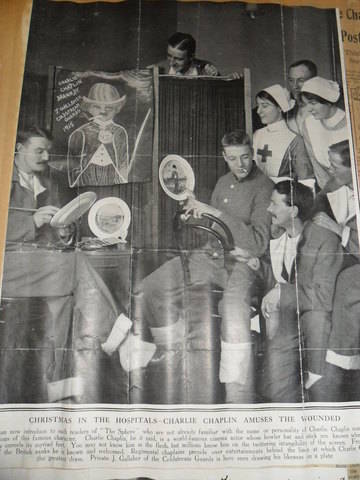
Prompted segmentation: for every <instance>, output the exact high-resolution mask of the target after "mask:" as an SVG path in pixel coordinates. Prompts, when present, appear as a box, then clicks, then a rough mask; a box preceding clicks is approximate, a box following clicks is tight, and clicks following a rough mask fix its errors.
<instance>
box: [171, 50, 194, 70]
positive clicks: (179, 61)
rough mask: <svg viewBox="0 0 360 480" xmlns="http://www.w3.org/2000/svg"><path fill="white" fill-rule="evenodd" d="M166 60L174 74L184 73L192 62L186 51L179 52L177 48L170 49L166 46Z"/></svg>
mask: <svg viewBox="0 0 360 480" xmlns="http://www.w3.org/2000/svg"><path fill="white" fill-rule="evenodd" d="M167 59H168V62H169V65H170V68H172V69H173V70H174V71H175V73H180V74H181V73H185V72H186V71H187V70H188V69H189V67H190V65H191V61H192V57H191V56H189V54H188V52H187V51H186V50H180V49H179V48H175V47H172V46H171V45H168V49H167Z"/></svg>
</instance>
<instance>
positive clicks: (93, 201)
mask: <svg viewBox="0 0 360 480" xmlns="http://www.w3.org/2000/svg"><path fill="white" fill-rule="evenodd" d="M90 194H91V195H92V196H93V199H92V202H91V204H90V205H89V207H88V208H87V210H85V212H84V213H82V214H81V215H80V217H81V216H82V215H85V213H86V212H87V211H88V210H89V209H90V208H91V207H92V206H93V205H94V203H95V202H96V199H97V195H96V193H95V192H91V191H90V192H83V193H80V195H78V196H77V197H75V198H73V199H72V200H70V202H68V203H67V204H65V205H64V206H63V207H61V208H60V209H59V210H58V211H57V212H56V213H55V215H54V216H53V217H52V219H51V220H50V227H54V228H59V227H62V226H67V225H69V224H65V223H63V222H62V223H58V221H57V220H56V216H57V215H58V214H59V213H61V210H63V209H64V208H65V207H68V206H69V205H71V204H72V203H75V202H76V201H78V200H79V198H80V197H85V195H90ZM80 217H79V218H80ZM70 223H73V222H70Z"/></svg>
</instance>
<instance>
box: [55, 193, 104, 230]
mask: <svg viewBox="0 0 360 480" xmlns="http://www.w3.org/2000/svg"><path fill="white" fill-rule="evenodd" d="M96 198H97V197H96V193H94V192H85V193H82V194H81V195H79V196H78V197H76V198H74V199H73V200H71V202H69V203H67V204H66V205H65V206H64V207H62V208H60V210H59V211H58V212H56V213H55V215H54V216H53V217H52V219H51V221H50V225H51V226H52V227H66V225H70V223H73V222H75V221H76V220H78V219H79V218H80V217H81V216H82V215H84V213H85V212H87V211H88V210H89V208H90V207H91V205H92V204H93V203H94V202H95V201H96Z"/></svg>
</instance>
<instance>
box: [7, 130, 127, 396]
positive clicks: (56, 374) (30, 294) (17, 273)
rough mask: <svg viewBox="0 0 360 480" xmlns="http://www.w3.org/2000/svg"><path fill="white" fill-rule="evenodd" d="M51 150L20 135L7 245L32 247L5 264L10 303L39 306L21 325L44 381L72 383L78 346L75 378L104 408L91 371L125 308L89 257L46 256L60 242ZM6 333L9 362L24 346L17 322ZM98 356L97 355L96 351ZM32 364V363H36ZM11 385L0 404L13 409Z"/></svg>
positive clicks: (40, 139) (45, 142) (37, 134)
mask: <svg viewBox="0 0 360 480" xmlns="http://www.w3.org/2000/svg"><path fill="white" fill-rule="evenodd" d="M50 147H51V140H50V137H49V135H48V134H47V133H46V132H45V131H44V130H41V129H40V128H37V127H33V128H29V129H28V130H27V131H26V132H21V133H19V135H18V139H17V143H16V153H15V163H14V170H13V178H12V185H11V193H10V208H9V216H8V229H7V241H8V242H15V243H17V242H28V244H27V245H26V244H24V245H16V244H15V245H14V243H11V244H10V245H8V246H9V248H8V249H7V250H6V252H5V256H4V270H3V284H2V298H3V299H12V300H14V299H19V300H18V301H19V302H21V301H23V302H24V301H25V300H26V299H27V301H28V304H32V303H34V304H36V305H37V306H36V308H37V309H38V311H37V310H36V308H35V313H34V314H31V312H29V309H28V308H27V310H26V314H25V313H24V314H23V315H22V316H21V318H20V319H19V322H22V324H21V325H22V332H21V333H22V335H21V337H22V338H23V343H22V344H21V347H22V349H23V350H24V352H23V353H27V354H28V355H29V356H30V357H31V354H32V352H33V351H34V350H35V349H34V343H32V342H33V341H34V338H35V339H36V342H37V343H36V351H37V353H36V354H37V355H39V356H40V357H41V366H42V368H43V371H42V372H37V375H38V376H41V375H40V374H41V373H42V374H43V377H44V379H45V381H46V383H50V384H51V382H52V381H54V380H59V379H63V378H64V375H68V372H65V371H64V370H65V365H66V359H67V356H66V355H67V351H68V347H69V345H71V347H72V348H74V352H73V359H72V362H73V364H72V365H71V367H72V375H74V376H76V377H80V376H81V377H82V378H83V379H85V380H84V382H83V383H84V387H83V389H82V393H81V394H80V396H81V395H83V401H84V402H87V401H88V402H98V401H99V400H100V399H101V394H102V392H99V391H94V387H93V384H94V378H93V377H92V375H93V373H91V372H90V370H89V368H88V362H89V356H90V357H91V355H93V356H94V352H95V351H96V349H97V350H99V346H100V341H101V340H105V339H106V338H107V336H108V334H109V332H110V331H111V328H112V326H113V324H114V322H115V321H116V317H117V315H118V313H119V312H118V306H117V305H115V302H114V300H113V298H112V296H111V294H110V292H109V290H108V288H107V286H106V285H105V284H104V282H103V280H102V279H101V277H100V276H99V275H98V274H97V272H96V271H95V270H94V269H93V268H92V266H91V265H90V263H89V261H88V259H87V258H86V256H85V255H84V254H82V253H81V252H78V251H66V252H63V251H59V250H55V249H53V250H50V249H49V248H48V247H46V248H41V245H43V244H48V243H49V241H54V240H55V241H56V240H58V238H57V235H54V231H53V229H52V228H51V227H50V225H49V223H50V220H51V218H52V217H53V215H54V214H55V213H56V212H57V211H58V208H57V207H54V206H53V205H52V202H53V200H52V194H53V191H54V190H55V189H54V188H52V189H51V183H50V181H49V179H48V178H47V177H46V176H45V175H44V173H45V170H46V167H47V163H48V160H49V149H50ZM34 244H36V245H34ZM33 310H34V309H33ZM27 317H31V318H27ZM24 320H25V321H24ZM32 322H33V323H32ZM6 328H9V329H10V330H11V332H12V333H11V335H10V336H9V339H10V341H11V342H13V345H11V344H10V345H7V347H8V352H7V355H11V354H14V353H15V354H16V351H15V350H14V352H12V350H13V349H12V347H14V346H16V345H17V344H16V342H17V338H18V335H17V332H16V322H13V323H12V324H11V322H7V324H6ZM70 338H71V340H70V342H69V339H70ZM91 349H92V350H93V352H91V351H89V350H91ZM27 350H28V352H25V351H27ZM42 356H43V357H42ZM15 357H16V358H18V356H16V355H15ZM25 362H30V360H29V359H28V357H25ZM66 366H69V365H66ZM13 368H14V367H13ZM34 368H35V367H34ZM12 373H13V369H9V371H8V372H5V374H6V375H7V378H8V379H9V380H8V381H9V382H11V381H12V379H11V375H12ZM89 377H90V378H89ZM7 378H3V377H2V378H1V382H0V383H1V384H2V390H5V393H4V392H2V393H1V394H0V399H6V400H5V401H9V402H11V401H13V398H11V395H10V393H8V392H6V390H7V386H8V385H7ZM24 381H26V379H25V380H24ZM33 389H35V391H36V389H38V390H39V391H38V392H36V395H35V398H34V399H33V400H34V401H46V400H47V399H46V392H43V391H40V388H39V385H35V386H33ZM24 391H25V392H26V389H24ZM27 395H28V394H27V393H24V396H23V397H21V398H20V399H17V400H18V401H21V402H26V401H28V399H29V398H30V396H29V395H28V396H27ZM69 396H71V395H69ZM60 398H61V397H60ZM53 400H54V398H53Z"/></svg>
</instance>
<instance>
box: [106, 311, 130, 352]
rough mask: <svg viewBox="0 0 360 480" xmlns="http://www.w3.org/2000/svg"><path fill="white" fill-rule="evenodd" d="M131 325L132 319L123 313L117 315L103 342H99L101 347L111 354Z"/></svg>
mask: <svg viewBox="0 0 360 480" xmlns="http://www.w3.org/2000/svg"><path fill="white" fill-rule="evenodd" d="M131 327H132V321H131V320H130V319H129V318H128V317H127V316H126V315H124V314H123V313H122V314H121V315H119V316H118V318H117V319H116V321H115V323H114V326H113V328H112V330H111V332H110V334H109V336H108V338H107V340H106V342H105V343H102V344H101V348H102V349H103V351H104V352H105V353H106V354H107V355H112V354H113V353H114V352H115V350H116V349H117V348H119V345H120V344H121V342H123V340H124V339H125V337H126V335H127V334H128V332H129V330H130V328H131Z"/></svg>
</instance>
